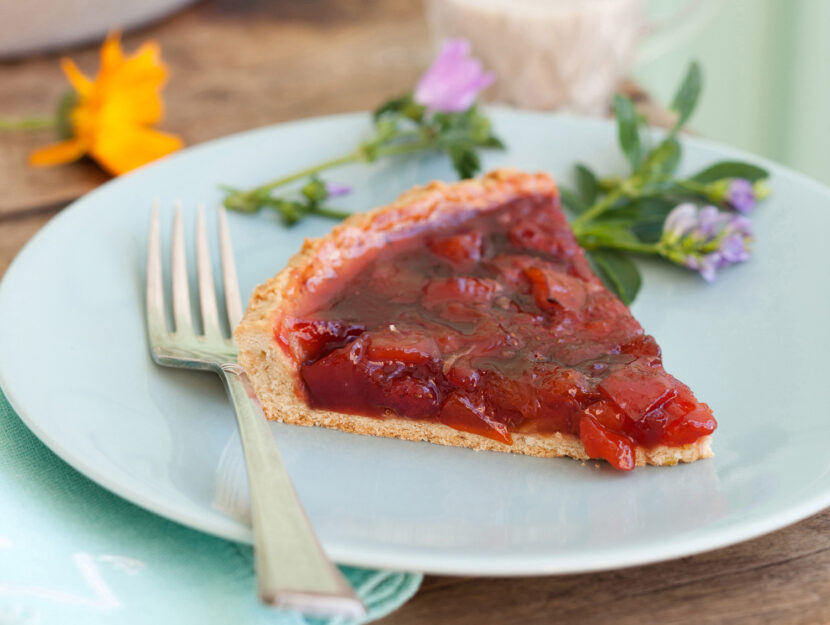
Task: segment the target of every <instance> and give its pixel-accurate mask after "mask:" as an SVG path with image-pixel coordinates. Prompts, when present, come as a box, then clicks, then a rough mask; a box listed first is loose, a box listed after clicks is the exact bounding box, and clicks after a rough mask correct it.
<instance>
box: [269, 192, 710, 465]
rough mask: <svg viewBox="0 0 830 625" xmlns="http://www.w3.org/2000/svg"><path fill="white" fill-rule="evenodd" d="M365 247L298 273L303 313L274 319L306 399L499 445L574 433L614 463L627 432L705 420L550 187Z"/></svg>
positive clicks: (632, 439)
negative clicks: (336, 277) (353, 263)
mask: <svg viewBox="0 0 830 625" xmlns="http://www.w3.org/2000/svg"><path fill="white" fill-rule="evenodd" d="M367 253H369V252H367ZM371 253H372V254H374V256H373V257H372V258H370V259H368V261H367V260H366V259H365V258H364V259H363V260H364V264H363V266H362V268H361V269H360V271H359V272H353V274H354V275H352V276H351V277H348V278H345V279H344V281H343V283H342V284H339V285H337V287H336V288H335V289H331V288H330V287H329V288H327V289H326V290H325V292H324V293H323V292H322V291H321V292H319V293H315V292H314V290H313V289H311V288H310V287H308V288H306V290H305V291H304V292H303V293H302V294H301V297H302V298H303V300H302V306H301V307H298V308H299V309H300V310H301V311H302V312H301V314H300V316H298V317H291V318H284V319H282V320H280V322H279V323H278V325H277V328H276V338H277V340H278V341H279V342H280V343H281V344H282V345H283V346H284V347H285V348H286V349H287V350H288V351H289V352H290V353H291V354H292V355H293V356H294V357H295V358H296V359H297V361H298V363H299V367H300V376H301V378H302V381H303V383H304V391H305V393H306V395H307V397H306V399H307V401H308V403H309V405H310V406H312V407H314V408H324V409H329V410H337V411H339V412H345V413H351V414H359V415H369V416H376V417H383V416H388V415H396V416H399V417H404V418H410V419H419V420H426V421H437V422H440V423H444V424H446V425H449V426H450V427H453V428H456V429H458V430H463V431H465V432H473V433H476V434H480V435H482V436H487V437H489V438H492V439H494V440H497V441H500V442H502V443H506V444H508V445H510V444H511V443H512V435H513V434H516V433H540V434H549V433H554V432H563V433H567V434H573V435H575V436H578V437H579V438H580V439H581V440H582V443H583V444H584V447H585V450H586V452H587V453H588V454H589V455H590V456H591V457H594V458H604V459H605V460H608V461H609V462H610V463H611V464H612V465H613V466H615V467H616V468H618V469H624V470H628V469H631V468H633V467H634V460H635V448H636V446H638V445H640V446H644V447H653V446H655V445H661V444H662V445H671V446H678V445H685V444H688V443H693V442H695V441H696V440H698V439H699V438H700V437H702V436H705V435H707V434H710V433H711V432H712V431H713V430H714V429H715V427H716V423H715V419H714V417H713V416H712V412H711V410H710V409H709V407H708V406H706V404H702V403H699V402H698V401H697V400H696V399H695V398H694V396H693V395H692V393H691V391H690V390H689V388H688V387H687V386H685V385H684V384H683V383H681V382H679V381H678V380H676V379H675V378H673V377H672V376H671V375H669V374H668V373H666V372H665V371H664V370H663V366H662V362H661V358H660V348H659V347H658V346H657V344H656V342H655V341H654V339H653V338H652V337H650V336H648V335H646V334H644V333H643V330H642V328H641V327H640V324H639V323H637V321H636V320H635V319H634V318H633V317H632V316H631V314H630V313H629V311H628V309H627V308H626V307H625V305H623V304H622V302H620V300H618V299H617V298H616V297H615V296H614V295H612V294H611V293H610V292H609V291H608V290H607V289H606V288H605V287H604V286H603V285H602V283H601V282H600V281H599V280H598V278H597V277H596V276H595V275H594V274H593V273H592V272H591V270H590V268H589V266H588V264H587V262H586V260H585V257H584V256H583V253H582V250H581V249H580V247H579V246H578V244H577V243H576V241H575V240H574V237H573V235H572V233H571V230H570V228H569V227H568V225H567V222H566V221H565V218H564V215H563V214H562V212H561V210H560V209H559V206H558V205H557V203H553V202H551V200H550V199H533V198H524V199H520V200H515V201H513V202H511V203H509V204H506V205H504V206H501V207H499V208H497V209H495V210H492V211H488V212H479V213H473V214H472V215H471V216H470V217H469V218H467V219H466V220H464V221H462V222H461V223H458V222H454V223H452V224H450V223H448V224H446V226H445V227H444V228H439V229H435V228H432V229H430V231H429V232H428V233H420V234H418V233H416V234H413V235H412V236H410V237H408V238H403V239H399V240H396V241H391V242H389V243H388V244H387V245H385V246H384V247H382V248H380V249H379V250H375V251H373V252H371Z"/></svg>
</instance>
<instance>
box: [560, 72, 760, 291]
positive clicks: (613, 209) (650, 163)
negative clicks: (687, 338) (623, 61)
mask: <svg viewBox="0 0 830 625" xmlns="http://www.w3.org/2000/svg"><path fill="white" fill-rule="evenodd" d="M702 88H703V77H702V72H701V70H700V66H699V65H698V64H697V63H692V64H691V65H690V66H689V68H688V70H687V72H686V75H685V76H684V78H683V80H682V81H681V83H680V85H679V87H678V89H677V91H676V93H675V96H674V98H673V99H672V103H671V107H670V108H671V110H672V111H673V112H674V113H675V115H676V119H675V123H674V124H673V125H672V127H671V128H670V129H669V131H668V132H667V133H666V134H665V136H664V137H663V138H662V140H661V141H659V142H658V143H657V144H656V145H654V146H653V147H651V148H648V149H646V148H644V146H647V145H649V144H650V141H649V139H650V136H649V135H644V134H643V131H644V130H645V131H646V132H648V128H647V126H646V125H645V124H644V123H643V120H642V118H641V116H640V115H638V113H637V110H636V108H635V106H634V103H633V102H632V101H631V100H630V99H629V98H627V97H625V96H624V95H616V96H615V97H614V101H613V112H614V117H615V118H616V121H617V136H618V142H619V146H620V150H621V151H622V153H623V155H624V156H625V158H626V160H627V161H628V164H629V167H630V172H629V173H628V174H627V175H622V176H619V175H618V176H609V177H599V176H597V175H596V174H595V173H594V172H593V171H592V170H591V169H590V168H589V167H588V166H586V165H584V164H581V163H580V164H577V165H576V166H575V168H574V173H575V180H576V189H575V190H571V189H568V188H562V190H561V195H562V201H563V203H564V204H565V206H566V207H567V208H568V209H569V210H570V211H571V212H572V213H573V214H574V215H575V217H574V219H573V220H572V222H571V226H572V228H573V231H574V234H575V235H576V237H577V240H578V241H579V243H580V245H581V246H582V247H584V248H585V249H586V250H588V257H589V259H590V260H591V262H592V264H593V265H594V268H595V269H596V270H597V273H598V275H599V276H600V277H601V278H602V279H603V281H604V282H605V284H606V285H607V286H608V288H610V289H611V290H612V291H614V292H615V293H616V294H617V295H618V296H619V297H620V299H621V300H622V301H623V302H625V303H626V304H630V303H631V302H633V301H634V298H635V297H636V296H637V292H638V291H639V289H640V286H641V284H642V278H641V277H640V273H639V270H638V269H637V266H636V265H635V264H634V263H633V261H632V260H631V257H630V256H631V255H632V254H645V255H658V256H663V257H665V258H667V259H668V260H672V261H673V262H678V261H679V259H678V258H669V256H668V254H669V252H668V248H666V247H665V246H664V245H662V244H661V236H662V231H663V224H664V222H665V220H666V217H667V216H668V214H669V213H670V212H671V211H672V210H673V209H674V208H675V207H676V206H677V205H678V204H679V203H681V202H687V201H692V202H697V203H703V202H705V203H709V204H716V205H718V206H720V207H722V208H728V204H727V199H726V195H727V194H726V192H725V191H726V189H728V186H729V183H730V182H731V180H734V179H736V178H743V179H746V180H749V181H750V182H751V183H753V185H754V187H755V188H756V189H757V191H756V197H757V198H759V199H760V198H762V197H765V196H766V195H767V194H768V193H769V190H768V187H767V186H766V185H765V182H764V181H765V180H766V179H767V178H768V177H769V173H768V172H767V171H766V170H765V169H763V168H762V167H758V166H757V165H753V164H750V163H744V162H740V161H723V162H719V163H715V164H713V165H711V166H709V167H706V168H705V169H703V170H701V171H699V172H697V173H696V174H694V175H692V176H689V177H681V176H678V175H677V173H676V172H677V169H678V167H679V165H680V162H681V159H682V156H683V149H682V146H681V143H680V142H679V141H678V140H677V134H678V133H679V132H680V131H681V130H682V129H683V128H684V126H685V125H686V123H687V122H688V121H689V119H691V117H692V114H693V113H694V110H695V108H696V106H697V104H698V101H699V100H700V94H701V92H702ZM671 253H672V254H674V255H675V256H676V255H677V253H678V252H677V251H676V250H675V251H673V252H671Z"/></svg>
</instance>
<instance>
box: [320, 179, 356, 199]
mask: <svg viewBox="0 0 830 625" xmlns="http://www.w3.org/2000/svg"><path fill="white" fill-rule="evenodd" d="M325 184H326V193H328V197H342V196H344V195H349V193H351V192H352V188H351V187H350V186H349V185H345V184H338V183H336V182H327V183H325Z"/></svg>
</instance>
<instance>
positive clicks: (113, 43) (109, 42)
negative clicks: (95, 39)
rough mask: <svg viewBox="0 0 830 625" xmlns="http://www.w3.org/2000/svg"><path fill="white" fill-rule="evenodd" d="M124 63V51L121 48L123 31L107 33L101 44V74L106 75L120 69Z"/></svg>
mask: <svg viewBox="0 0 830 625" xmlns="http://www.w3.org/2000/svg"><path fill="white" fill-rule="evenodd" d="M123 63H124V51H123V50H122V49H121V31H117V30H116V31H113V32H111V33H110V34H109V35H107V38H106V40H105V41H104V43H103V45H102V46H101V68H100V69H99V70H98V71H99V76H106V75H107V74H111V73H113V72H115V71H117V70H118V69H119V67H120V66H121V65H122V64H123Z"/></svg>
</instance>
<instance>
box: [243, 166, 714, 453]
mask: <svg viewBox="0 0 830 625" xmlns="http://www.w3.org/2000/svg"><path fill="white" fill-rule="evenodd" d="M557 193H558V192H557V189H556V184H555V183H554V182H553V180H552V179H551V178H550V177H549V176H547V175H546V174H528V173H522V172H517V171H515V170H510V169H500V170H496V171H493V172H491V173H489V174H487V175H486V176H484V177H482V178H479V179H474V180H465V181H462V182H458V183H455V184H445V183H442V182H432V183H430V184H429V185H426V186H424V187H417V188H415V189H412V190H410V191H407V192H406V193H404V194H403V195H401V196H400V197H399V198H398V199H397V200H396V201H395V202H393V203H392V204H390V205H388V206H385V207H381V208H378V209H375V210H373V211H370V212H368V213H361V214H357V215H354V216H352V217H350V218H349V219H347V220H345V221H344V222H343V223H342V224H340V225H338V226H337V227H335V228H334V229H333V230H332V232H331V233H329V234H328V235H326V236H325V237H322V238H319V239H307V240H306V241H305V242H304V244H303V247H302V249H301V250H300V251H299V252H298V253H297V254H295V255H294V256H293V257H292V258H291V259H290V260H289V261H288V265H287V266H286V267H285V269H283V270H282V271H281V272H280V273H278V274H277V275H276V276H274V277H273V278H271V279H270V280H268V281H267V282H265V283H264V284H262V285H260V286H259V287H257V288H256V289H255V290H254V293H253V295H252V296H251V300H250V303H249V305H248V309H247V311H246V313H245V316H244V318H243V319H242V322H241V323H240V325H239V327H238V328H237V329H236V332H235V336H236V342H237V345H238V347H239V364H240V365H241V366H242V367H243V368H244V369H245V371H246V372H247V373H248V376H249V377H250V379H251V383H252V385H253V387H254V390H255V391H256V394H257V397H258V399H259V401H260V403H261V404H262V408H263V410H264V411H265V414H266V416H267V417H268V418H269V419H272V420H275V421H282V422H284V423H290V424H295V425H306V426H312V425H316V426H322V427H327V428H333V429H338V430H342V431H344V432H353V433H357V434H370V435H373V436H384V437H390V438H401V439H406V440H413V441H429V442H431V443H438V444H442V445H452V446H458V447H469V448H472V449H483V450H489V451H503V452H513V453H522V454H527V455H530V456H546V457H553V456H570V457H572V458H577V459H582V460H585V459H588V455H587V454H586V453H585V449H584V447H583V445H582V443H581V441H580V440H579V438H578V437H576V436H573V435H570V434H561V433H558V434H554V435H540V434H521V433H515V434H513V444H512V445H505V444H504V443H500V442H498V441H495V440H492V439H489V438H487V437H484V436H480V435H478V434H472V433H468V432H462V431H459V430H455V429H453V428H451V427H449V426H446V425H444V424H441V423H437V422H430V421H414V420H412V419H404V418H400V417H397V416H394V415H391V414H390V415H388V416H387V417H385V418H377V417H365V416H356V415H349V414H343V413H339V412H333V411H329V410H316V409H313V408H310V407H309V406H308V405H307V403H306V401H305V399H304V394H303V392H302V390H301V389H300V388H299V386H298V384H299V376H298V373H297V372H298V365H297V362H296V361H295V359H294V358H293V357H292V356H291V355H290V354H296V353H298V351H299V347H298V346H296V345H289V346H288V347H289V349H288V350H286V349H284V348H283V347H282V346H281V345H280V344H278V343H277V341H276V340H275V334H274V329H275V326H276V325H277V324H279V323H280V320H281V319H282V318H283V316H286V315H289V316H290V315H291V313H292V312H294V308H295V307H296V305H297V302H298V301H299V300H300V299H301V298H300V296H301V294H302V292H303V290H304V289H305V288H307V285H311V286H313V288H314V289H315V290H317V291H318V292H319V291H320V290H321V289H325V286H326V284H325V283H326V281H327V280H328V279H330V278H332V277H333V276H334V275H338V277H339V278H341V279H342V275H341V274H339V273H338V271H337V270H338V268H340V267H343V266H344V265H346V266H347V268H348V269H349V270H350V271H357V270H359V267H360V257H362V256H363V255H364V254H365V252H366V251H368V250H371V249H373V248H377V247H381V246H383V245H385V244H386V242H387V241H389V240H392V239H395V238H397V237H399V236H402V235H406V234H409V233H412V232H413V230H414V231H417V230H421V229H429V228H430V224H437V223H446V222H447V220H448V219H451V218H452V217H453V216H458V217H459V218H462V217H464V216H466V215H468V214H469V213H471V212H473V211H475V212H483V211H487V210H492V209H496V208H498V207H500V206H502V205H504V204H505V203H506V202H510V201H512V200H515V199H518V198H521V197H527V196H539V195H542V196H545V195H547V196H551V197H555V196H556V195H557ZM336 282H339V280H332V283H333V284H334V283H336ZM289 352H290V353H289ZM709 441H710V439H709V437H708V436H706V437H703V438H701V439H700V440H698V441H696V442H695V443H692V444H690V445H685V446H683V447H669V446H665V445H661V446H657V447H653V448H644V447H638V448H637V451H636V464H637V466H642V465H644V464H653V465H673V464H677V463H678V462H693V461H695V460H698V459H700V458H708V457H710V456H711V455H712V451H711V449H710V446H709Z"/></svg>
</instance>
